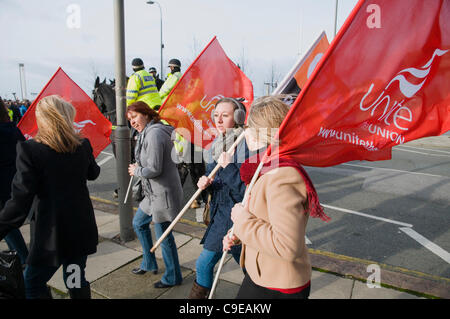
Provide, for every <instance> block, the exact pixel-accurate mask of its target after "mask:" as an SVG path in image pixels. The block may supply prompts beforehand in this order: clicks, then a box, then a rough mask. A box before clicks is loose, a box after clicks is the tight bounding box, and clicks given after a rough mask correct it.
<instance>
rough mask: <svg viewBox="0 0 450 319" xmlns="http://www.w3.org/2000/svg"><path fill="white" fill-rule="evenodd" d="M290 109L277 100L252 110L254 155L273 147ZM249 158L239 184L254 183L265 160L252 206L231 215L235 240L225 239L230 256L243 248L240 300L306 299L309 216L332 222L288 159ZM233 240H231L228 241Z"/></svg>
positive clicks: (297, 166) (252, 194)
mask: <svg viewBox="0 0 450 319" xmlns="http://www.w3.org/2000/svg"><path fill="white" fill-rule="evenodd" d="M288 111H289V106H288V105H286V104H285V103H283V102H281V100H280V99H279V98H277V97H263V98H260V99H258V100H256V101H255V102H254V103H253V104H252V107H251V108H250V114H249V116H248V119H247V125H248V128H247V129H246V130H245V138H246V141H247V144H248V146H249V149H250V151H257V150H264V149H265V148H266V147H267V146H269V145H271V144H273V143H274V142H275V138H276V136H277V131H278V130H277V129H278V128H279V127H280V125H281V123H282V121H283V119H284V118H285V116H286V114H287V113H288ZM261 154H262V152H258V153H257V154H256V155H255V156H256V158H253V159H252V158H249V160H247V161H246V162H244V163H243V164H242V166H241V170H240V173H241V179H242V180H243V181H244V182H245V183H246V184H250V181H251V179H252V178H253V177H254V175H255V173H256V170H257V168H258V166H259V165H261V161H263V164H262V165H261V172H260V173H257V178H258V179H257V180H256V183H255V185H254V187H253V188H252V189H251V190H249V200H248V203H245V204H244V205H243V204H242V203H238V204H236V205H235V206H234V207H233V209H232V212H231V219H232V221H233V223H234V226H233V230H234V234H233V235H232V236H229V235H226V236H224V238H223V247H224V250H225V251H227V250H228V249H230V248H231V247H232V246H234V245H236V244H238V243H239V244H241V245H242V253H241V259H240V264H241V267H245V269H246V275H245V277H244V280H243V282H242V284H241V287H240V289H239V292H238V295H237V298H238V299H248V298H252V299H255V298H257V299H259V298H281V299H291V298H297V299H307V298H308V296H309V293H310V281H311V262H310V259H309V255H308V249H307V247H306V243H305V232H306V226H307V222H308V219H309V217H319V218H321V219H322V220H325V221H327V220H329V217H328V216H326V215H325V213H324V212H323V209H322V207H321V206H320V204H319V200H318V196H317V192H316V191H315V188H314V186H313V184H312V182H311V180H310V178H309V177H308V175H307V173H306V171H305V170H304V169H303V167H302V166H301V165H300V164H299V163H298V162H296V161H294V160H292V159H290V158H289V157H287V156H280V157H279V158H276V159H273V158H270V157H269V156H266V157H264V158H263V159H262V158H261V157H262V156H261ZM230 237H231V238H230Z"/></svg>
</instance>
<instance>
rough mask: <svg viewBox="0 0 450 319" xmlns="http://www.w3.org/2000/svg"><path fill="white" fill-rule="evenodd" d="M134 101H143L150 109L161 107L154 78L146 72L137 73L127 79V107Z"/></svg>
mask: <svg viewBox="0 0 450 319" xmlns="http://www.w3.org/2000/svg"><path fill="white" fill-rule="evenodd" d="M136 101H143V102H145V103H147V104H148V106H150V107H151V108H152V109H155V107H156V106H157V105H159V106H161V98H160V97H159V93H158V89H157V88H156V82H155V78H154V77H153V76H152V75H151V74H150V73H148V71H146V70H140V71H137V72H135V73H133V74H132V75H131V76H130V78H129V79H128V85H127V106H128V105H130V104H131V103H133V102H136Z"/></svg>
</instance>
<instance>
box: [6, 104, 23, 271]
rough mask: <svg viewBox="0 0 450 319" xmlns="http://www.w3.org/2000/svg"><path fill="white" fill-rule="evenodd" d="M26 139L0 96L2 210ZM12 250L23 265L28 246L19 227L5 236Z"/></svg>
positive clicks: (9, 194)
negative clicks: (20, 150) (18, 155)
mask: <svg viewBox="0 0 450 319" xmlns="http://www.w3.org/2000/svg"><path fill="white" fill-rule="evenodd" d="M23 141H25V137H24V136H23V134H22V132H20V130H19V129H18V128H17V126H16V124H15V123H13V122H11V120H10V118H9V114H8V110H7V108H6V106H5V104H4V103H3V100H2V99H1V98H0V210H1V209H2V208H3V206H5V203H6V201H7V200H8V199H10V197H11V183H12V180H13V178H14V175H15V174H16V145H17V143H18V142H23ZM5 241H6V243H7V244H8V247H9V249H10V250H15V251H17V255H18V256H19V258H20V262H21V263H22V266H24V264H25V262H26V260H27V257H28V248H27V245H26V244H25V240H24V239H23V237H22V234H21V232H20V230H19V229H18V228H14V229H12V230H11V231H10V232H9V233H8V235H6V236H5Z"/></svg>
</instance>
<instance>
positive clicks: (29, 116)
mask: <svg viewBox="0 0 450 319" xmlns="http://www.w3.org/2000/svg"><path fill="white" fill-rule="evenodd" d="M54 94H56V95H59V96H61V97H62V98H63V99H65V100H66V101H68V102H70V103H71V104H72V105H73V106H74V107H75V109H76V110H77V114H76V116H75V123H74V127H75V128H76V129H77V130H79V131H80V132H81V134H82V135H83V136H84V137H87V138H88V139H89V141H90V142H91V145H92V148H93V151H94V152H93V154H94V157H97V155H98V154H100V152H101V151H102V150H103V149H104V148H105V147H106V146H108V145H109V143H110V140H109V135H110V134H111V128H112V125H111V122H109V121H108V120H107V119H106V118H105V117H104V116H103V114H102V113H101V112H100V111H99V109H98V108H97V106H96V105H95V103H94V102H93V101H92V100H91V98H90V97H89V96H88V95H87V94H86V93H84V91H83V90H82V89H81V88H80V87H79V86H78V85H77V84H76V83H75V82H73V81H72V79H71V78H69V76H68V75H67V74H66V73H65V72H64V71H63V70H62V69H61V68H58V70H57V71H56V73H55V74H54V75H53V77H52V78H51V79H50V81H49V82H48V83H47V85H46V86H45V87H44V89H43V90H42V91H41V93H39V95H38V97H37V98H36V99H35V100H34V101H33V104H31V106H30V107H29V108H28V110H27V112H26V113H25V115H24V116H23V117H22V119H21V120H20V122H19V124H18V127H19V129H20V130H21V131H22V134H23V135H24V136H25V137H26V138H27V139H30V138H33V137H34V136H35V135H36V133H37V131H38V128H37V123H36V116H35V109H36V104H37V103H38V102H39V101H40V100H41V99H42V98H43V97H46V96H49V95H54Z"/></svg>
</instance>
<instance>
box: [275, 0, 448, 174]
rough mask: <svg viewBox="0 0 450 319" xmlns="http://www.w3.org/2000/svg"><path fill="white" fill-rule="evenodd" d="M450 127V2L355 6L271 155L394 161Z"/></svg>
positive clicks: (309, 160)
mask: <svg viewBox="0 0 450 319" xmlns="http://www.w3.org/2000/svg"><path fill="white" fill-rule="evenodd" d="M449 129H450V1H448V0H427V1H423V0H396V1H392V0H370V1H363V0H360V2H359V3H358V4H357V5H356V7H355V9H354V10H353V11H352V13H351V14H350V16H349V18H348V19H347V21H346V22H345V24H344V25H343V27H342V28H341V30H340V31H339V34H338V35H337V37H336V38H335V39H334V40H333V42H332V43H331V46H330V48H329V49H328V50H327V52H326V54H325V56H324V57H323V58H322V60H321V62H320V63H319V65H318V66H317V68H316V70H315V72H314V74H313V75H312V77H311V79H310V80H309V81H308V83H307V84H306V86H305V88H304V89H303V90H302V91H301V93H300V95H299V97H298V98H297V100H296V101H295V103H294V105H293V106H292V108H291V110H290V111H289V113H288V115H287V116H286V119H285V120H284V121H283V123H282V125H281V127H280V130H279V132H278V133H279V138H280V145H279V146H273V147H272V148H273V151H272V156H273V157H276V156H287V157H291V158H295V159H296V160H298V161H299V162H301V163H302V164H304V165H309V166H332V165H336V164H339V163H343V162H347V161H352V160H385V159H390V158H391V154H390V150H391V148H392V147H393V146H396V145H399V144H403V143H405V142H407V141H411V140H414V139H417V138H420V137H425V136H433V135H440V134H443V133H445V132H446V131H448V130H449Z"/></svg>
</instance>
